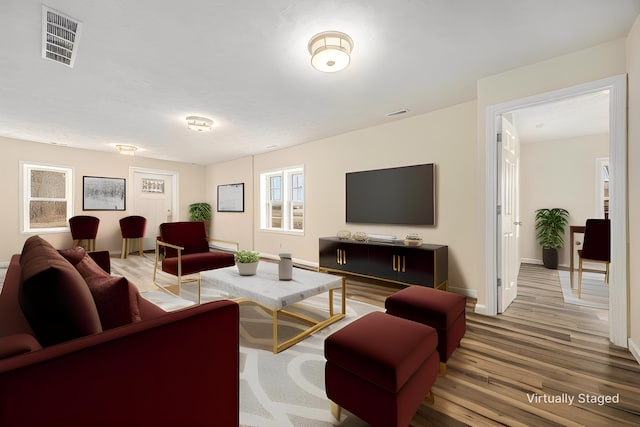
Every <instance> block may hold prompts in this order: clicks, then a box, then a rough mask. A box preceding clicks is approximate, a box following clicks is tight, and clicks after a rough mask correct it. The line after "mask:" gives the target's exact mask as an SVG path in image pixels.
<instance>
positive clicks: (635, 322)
mask: <svg viewBox="0 0 640 427" xmlns="http://www.w3.org/2000/svg"><path fill="white" fill-rule="evenodd" d="M626 48H627V62H628V68H627V69H628V73H629V85H628V92H629V99H628V101H629V112H628V117H629V120H628V121H627V123H628V126H629V139H628V144H629V145H628V150H629V151H628V164H629V167H628V169H627V170H628V174H629V179H628V185H629V187H628V193H629V214H628V220H629V240H628V241H629V261H630V262H629V301H630V306H631V310H629V311H630V313H629V325H630V326H629V329H630V333H629V334H630V336H631V338H630V340H629V348H630V349H631V351H632V352H633V354H634V356H635V357H636V359H637V360H638V361H640V310H638V302H639V301H640V221H638V219H639V218H640V191H639V188H638V186H639V185H640V123H639V122H638V118H639V117H640V17H639V18H637V19H636V22H635V23H634V25H633V28H632V30H631V32H630V34H629V37H628V39H627V46H626Z"/></svg>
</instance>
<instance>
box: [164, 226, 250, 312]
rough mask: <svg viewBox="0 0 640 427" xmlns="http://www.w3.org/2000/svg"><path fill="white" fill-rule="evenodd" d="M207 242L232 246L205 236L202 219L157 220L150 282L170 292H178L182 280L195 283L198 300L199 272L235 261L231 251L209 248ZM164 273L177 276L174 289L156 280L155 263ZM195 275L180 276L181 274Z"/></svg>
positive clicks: (229, 264)
mask: <svg viewBox="0 0 640 427" xmlns="http://www.w3.org/2000/svg"><path fill="white" fill-rule="evenodd" d="M209 242H221V243H227V244H230V245H232V246H233V245H234V246H235V250H236V251H237V249H238V244H237V243H235V242H222V241H219V240H215V239H209V238H208V237H207V232H206V227H205V223H204V222H202V221H194V222H192V221H183V222H166V223H163V224H160V236H159V237H158V239H157V240H156V251H155V252H156V253H155V265H154V268H153V283H154V284H155V285H156V286H158V287H159V288H161V289H163V290H164V291H166V292H169V293H171V294H173V295H176V296H180V288H181V285H182V284H183V283H187V282H197V283H198V303H200V272H201V271H205V270H214V269H216V268H222V267H230V266H232V265H235V261H234V257H233V253H232V252H223V251H218V250H214V251H211V250H210V248H209ZM159 264H160V266H161V270H162V271H163V272H165V273H168V274H170V275H173V276H176V277H177V286H178V290H177V292H176V293H174V292H171V291H170V290H169V289H168V288H166V287H163V286H160V285H158V283H157V282H156V277H157V270H158V265H159ZM196 274H197V276H195V277H190V278H186V279H185V278H184V276H193V275H196Z"/></svg>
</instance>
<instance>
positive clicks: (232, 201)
mask: <svg viewBox="0 0 640 427" xmlns="http://www.w3.org/2000/svg"><path fill="white" fill-rule="evenodd" d="M217 199H218V203H217V211H218V212H244V183H243V182H242V183H237V184H223V185H218V197H217Z"/></svg>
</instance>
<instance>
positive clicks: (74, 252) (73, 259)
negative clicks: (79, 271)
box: [58, 246, 86, 266]
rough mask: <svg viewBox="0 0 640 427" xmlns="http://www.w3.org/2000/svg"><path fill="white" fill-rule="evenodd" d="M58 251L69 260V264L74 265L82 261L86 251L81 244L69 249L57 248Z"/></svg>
mask: <svg viewBox="0 0 640 427" xmlns="http://www.w3.org/2000/svg"><path fill="white" fill-rule="evenodd" d="M58 253H59V254H60V255H62V257H63V258H64V259H66V260H67V261H69V262H70V263H71V265H73V266H75V265H76V264H77V263H79V262H80V261H82V258H84V256H85V254H86V251H85V250H84V248H83V247H82V246H76V247H75V248H70V249H58Z"/></svg>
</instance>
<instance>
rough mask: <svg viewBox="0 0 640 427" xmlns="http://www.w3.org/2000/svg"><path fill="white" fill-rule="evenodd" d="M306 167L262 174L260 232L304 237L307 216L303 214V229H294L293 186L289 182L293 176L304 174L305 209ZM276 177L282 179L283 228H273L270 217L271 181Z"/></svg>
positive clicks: (303, 203)
mask: <svg viewBox="0 0 640 427" xmlns="http://www.w3.org/2000/svg"><path fill="white" fill-rule="evenodd" d="M304 173H305V171H304V165H298V166H290V167H285V168H281V169H273V170H269V171H264V172H261V173H260V175H259V179H260V231H266V232H274V233H280V234H293V235H304V232H305V231H304V230H305V222H306V221H305V215H304V213H303V216H302V229H301V230H297V229H294V228H293V218H292V215H293V214H292V199H291V191H292V186H291V183H290V182H289V180H290V179H291V176H292V175H294V174H302V177H303V184H302V194H303V195H302V206H303V209H304V205H305V191H304ZM274 176H281V177H282V179H281V180H280V182H281V187H280V197H281V199H280V200H281V203H282V209H281V212H282V227H272V226H271V215H270V208H269V207H270V202H271V198H270V189H271V187H270V184H269V183H270V179H271V178H272V177H274Z"/></svg>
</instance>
